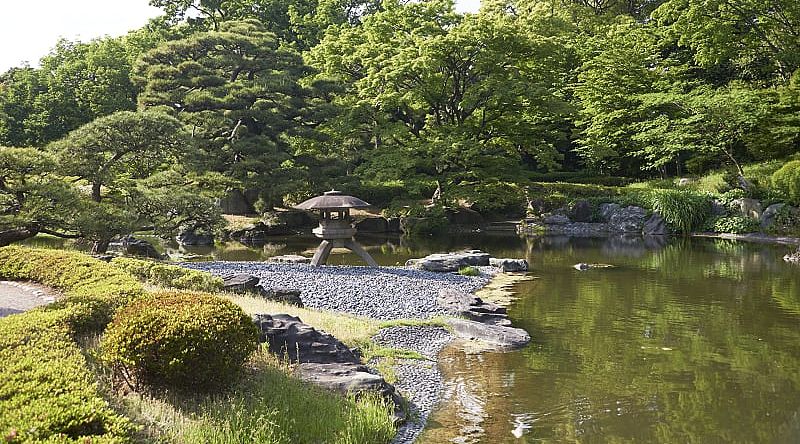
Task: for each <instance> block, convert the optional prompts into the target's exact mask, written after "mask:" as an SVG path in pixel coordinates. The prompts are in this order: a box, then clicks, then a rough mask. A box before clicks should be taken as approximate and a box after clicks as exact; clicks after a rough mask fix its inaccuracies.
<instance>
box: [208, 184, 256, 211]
mask: <svg viewBox="0 0 800 444" xmlns="http://www.w3.org/2000/svg"><path fill="white" fill-rule="evenodd" d="M217 206H218V207H219V209H220V211H222V214H235V215H245V214H253V207H252V206H250V203H249V202H248V201H247V199H246V198H245V196H244V193H242V191H241V190H232V191H230V192H229V193H228V195H227V196H225V197H223V198H222V199H218V200H217Z"/></svg>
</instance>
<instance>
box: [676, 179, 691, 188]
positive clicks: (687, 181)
mask: <svg viewBox="0 0 800 444" xmlns="http://www.w3.org/2000/svg"><path fill="white" fill-rule="evenodd" d="M693 183H694V179H690V178H688V177H681V178H680V179H678V186H679V187H685V186H687V185H691V184H693Z"/></svg>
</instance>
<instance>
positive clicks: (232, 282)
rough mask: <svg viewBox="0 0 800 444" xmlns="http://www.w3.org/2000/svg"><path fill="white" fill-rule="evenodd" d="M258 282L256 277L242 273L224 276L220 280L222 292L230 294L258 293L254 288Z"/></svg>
mask: <svg viewBox="0 0 800 444" xmlns="http://www.w3.org/2000/svg"><path fill="white" fill-rule="evenodd" d="M260 280H261V279H259V278H258V277H257V276H253V275H252V274H244V273H243V274H234V275H231V276H225V277H223V278H222V282H223V284H222V290H223V291H227V292H231V293H258V292H259V291H258V288H256V287H257V286H258V282H259V281H260Z"/></svg>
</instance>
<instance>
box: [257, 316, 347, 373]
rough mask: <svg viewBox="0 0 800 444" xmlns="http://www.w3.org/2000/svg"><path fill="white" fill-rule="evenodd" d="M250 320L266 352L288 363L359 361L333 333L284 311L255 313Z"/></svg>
mask: <svg viewBox="0 0 800 444" xmlns="http://www.w3.org/2000/svg"><path fill="white" fill-rule="evenodd" d="M253 322H254V323H255V324H256V326H257V327H258V329H259V330H260V331H261V335H260V337H259V340H260V341H261V342H266V343H268V344H269V351H270V352H272V353H274V354H275V355H278V356H279V357H282V358H286V359H288V360H289V362H292V363H297V362H300V363H308V362H314V363H323V364H325V363H332V362H338V363H343V362H346V363H355V364H358V363H360V362H361V361H360V359H359V356H358V355H357V354H356V353H354V352H353V350H351V349H350V348H348V347H347V346H346V345H344V344H343V343H342V342H340V341H339V340H338V339H336V338H334V337H333V336H331V335H329V334H327V333H325V332H321V331H318V330H317V329H315V328H314V327H312V326H310V325H308V324H305V323H303V321H301V320H300V318H298V317H295V316H291V315H288V314H275V315H268V314H257V315H254V316H253Z"/></svg>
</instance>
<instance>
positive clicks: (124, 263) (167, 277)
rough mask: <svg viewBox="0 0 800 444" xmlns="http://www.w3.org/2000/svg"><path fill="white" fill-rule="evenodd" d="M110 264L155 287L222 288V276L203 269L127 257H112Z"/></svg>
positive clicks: (200, 289) (182, 288) (212, 289)
mask: <svg viewBox="0 0 800 444" xmlns="http://www.w3.org/2000/svg"><path fill="white" fill-rule="evenodd" d="M111 264H112V265H114V266H116V267H119V268H121V269H122V270H124V271H126V272H127V273H130V274H131V275H133V276H135V277H136V278H137V279H139V280H140V281H142V282H145V283H147V284H150V285H154V286H157V287H166V288H175V289H178V290H190V291H205V292H214V291H220V290H222V285H223V282H222V278H219V277H217V276H214V275H212V274H211V273H206V272H204V271H198V270H190V269H188V268H183V267H179V266H176V265H167V264H162V263H159V262H156V261H151V260H145V259H132V258H127V257H118V258H114V259H112V260H111Z"/></svg>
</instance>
